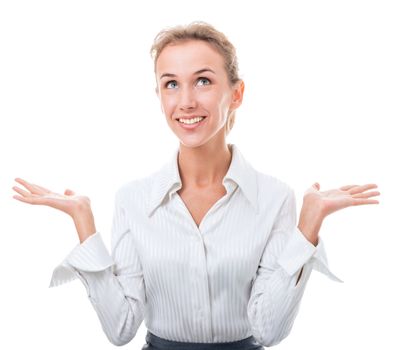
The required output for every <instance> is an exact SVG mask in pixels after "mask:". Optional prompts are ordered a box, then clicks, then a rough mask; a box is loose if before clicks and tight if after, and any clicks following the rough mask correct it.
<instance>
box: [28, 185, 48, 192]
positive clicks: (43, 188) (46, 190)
mask: <svg viewBox="0 0 399 350" xmlns="http://www.w3.org/2000/svg"><path fill="white" fill-rule="evenodd" d="M32 186H35V187H37V188H38V189H40V190H42V191H43V192H45V193H49V192H51V191H50V190H49V189H47V188H45V187H43V186H39V185H36V184H32Z"/></svg>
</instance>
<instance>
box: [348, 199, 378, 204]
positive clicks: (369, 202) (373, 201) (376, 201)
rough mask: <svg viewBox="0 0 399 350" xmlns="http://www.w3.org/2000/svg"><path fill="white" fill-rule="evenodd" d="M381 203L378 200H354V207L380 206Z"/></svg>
mask: <svg viewBox="0 0 399 350" xmlns="http://www.w3.org/2000/svg"><path fill="white" fill-rule="evenodd" d="M379 203H380V202H379V201H378V200H376V199H365V198H354V203H353V205H364V204H379Z"/></svg>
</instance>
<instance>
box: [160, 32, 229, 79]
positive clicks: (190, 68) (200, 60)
mask: <svg viewBox="0 0 399 350" xmlns="http://www.w3.org/2000/svg"><path fill="white" fill-rule="evenodd" d="M156 67H157V75H158V76H160V75H161V74H163V73H171V74H176V75H180V74H182V75H183V74H190V73H192V72H195V71H197V70H199V69H202V68H204V67H208V68H212V69H213V70H214V71H215V72H216V73H218V72H220V71H221V70H223V69H224V60H223V56H222V55H221V54H220V53H219V52H218V51H217V50H216V49H215V48H214V47H213V46H212V45H211V44H208V43H206V42H204V41H202V40H190V41H187V42H183V43H178V44H170V45H168V46H166V47H165V48H164V49H163V50H162V52H161V53H160V55H159V56H158V60H157V64H156Z"/></svg>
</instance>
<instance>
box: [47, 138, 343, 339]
mask: <svg viewBox="0 0 399 350" xmlns="http://www.w3.org/2000/svg"><path fill="white" fill-rule="evenodd" d="M230 145H231V150H232V160H231V163H230V165H229V169H228V171H227V173H226V175H225V176H224V178H223V185H224V187H225V189H226V194H225V195H224V196H223V197H222V198H220V199H219V200H218V201H217V202H216V203H214V205H213V206H212V207H211V208H210V209H209V211H208V212H207V213H206V214H205V216H204V218H203V219H202V221H201V223H200V225H199V226H197V224H196V223H195V221H194V219H193V217H192V216H191V214H190V212H189V210H188V209H187V207H186V205H185V204H184V202H183V200H182V199H181V197H180V196H179V194H178V193H177V191H178V190H179V189H180V188H181V187H182V182H181V178H180V174H179V170H178V152H179V148H178V147H177V148H176V150H175V151H174V152H173V155H172V157H171V158H170V160H168V161H167V162H165V163H164V164H163V165H162V167H161V168H160V169H159V170H157V171H154V172H153V173H151V174H150V175H149V176H146V177H142V178H139V179H135V180H133V181H130V182H127V183H125V184H123V185H122V186H121V187H120V188H118V190H117V191H116V193H115V207H114V216H113V221H112V232H111V254H110V253H109V252H108V249H107V247H106V246H105V244H104V242H103V240H102V237H101V234H100V232H96V233H95V234H93V235H92V236H89V238H87V239H86V240H85V241H83V242H82V243H79V244H78V245H77V246H76V247H74V248H73V249H72V251H71V252H70V253H69V254H68V255H67V257H66V258H65V259H64V260H63V261H62V262H61V263H60V264H59V265H58V266H57V267H56V268H55V269H54V271H53V275H52V279H51V282H50V287H54V286H58V285H60V284H63V283H66V282H69V281H72V280H73V279H75V278H78V279H80V281H81V282H82V283H83V284H84V286H85V288H86V291H87V296H88V298H89V300H90V302H91V304H92V305H93V307H94V309H95V311H96V313H97V315H98V318H99V320H100V322H101V325H102V329H103V331H104V332H105V334H106V336H107V338H108V340H109V341H110V342H111V343H113V344H115V345H119V346H120V345H124V344H127V343H128V342H130V341H131V340H132V339H133V337H134V336H135V335H136V333H137V330H138V328H139V326H140V325H141V323H142V321H143V320H144V323H145V326H146V328H147V329H148V330H149V331H150V332H151V333H153V334H155V335H157V336H159V337H162V338H164V339H168V340H173V341H181V342H197V343H219V342H231V341H236V340H240V339H244V338H247V337H249V336H251V335H253V336H254V337H255V338H256V340H258V341H259V343H260V344H262V345H264V346H271V345H275V344H277V343H279V342H280V341H281V340H282V339H284V338H285V337H286V336H287V335H288V334H289V332H290V330H291V328H292V326H293V322H294V319H295V317H296V315H297V313H298V309H299V305H300V301H301V299H302V295H303V293H304V290H305V286H306V284H307V281H308V279H309V276H310V274H311V271H312V269H313V268H314V269H316V270H317V271H319V272H321V273H323V274H325V275H326V276H328V277H329V278H330V279H332V280H333V281H337V282H342V281H341V280H340V279H339V278H337V277H336V276H335V275H333V274H332V273H331V272H330V270H329V268H328V263H327V256H326V253H325V250H324V245H323V240H322V239H321V237H319V241H318V244H317V246H314V245H313V244H312V243H311V242H310V241H308V240H307V239H306V237H305V236H304V235H303V234H302V232H301V231H300V230H299V229H298V228H297V225H296V200H295V194H294V191H293V189H292V188H291V187H290V186H288V185H287V184H286V183H285V182H283V181H282V180H279V179H277V178H276V177H274V176H272V175H268V174H264V173H261V172H259V171H257V170H255V169H254V168H253V167H252V166H251V164H250V163H249V162H248V161H247V160H246V159H245V158H244V156H243V155H242V153H241V152H240V151H239V149H238V147H237V145H235V144H230ZM302 268H303V270H302V275H301V278H300V280H299V282H298V283H297V284H296V282H297V279H298V277H299V274H300V272H301V269H302Z"/></svg>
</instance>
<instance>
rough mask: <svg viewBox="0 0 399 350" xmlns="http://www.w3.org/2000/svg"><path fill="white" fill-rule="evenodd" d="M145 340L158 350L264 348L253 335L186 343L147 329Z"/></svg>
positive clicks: (250, 349) (258, 349) (249, 349)
mask: <svg viewBox="0 0 399 350" xmlns="http://www.w3.org/2000/svg"><path fill="white" fill-rule="evenodd" d="M145 339H146V341H147V343H148V344H151V345H153V346H154V347H155V348H156V349H159V350H183V349H184V350H185V349H192V350H208V349H209V350H211V349H212V350H228V349H236V350H260V349H264V348H263V347H262V346H261V345H260V344H259V343H258V342H257V341H256V339H255V338H254V337H253V336H250V337H248V338H245V339H242V340H237V341H233V342H223V343H190V342H189V343H186V342H178V341H173V340H167V339H163V338H160V337H158V336H156V335H155V334H153V333H151V332H150V331H148V330H147V335H146V338H145Z"/></svg>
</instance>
